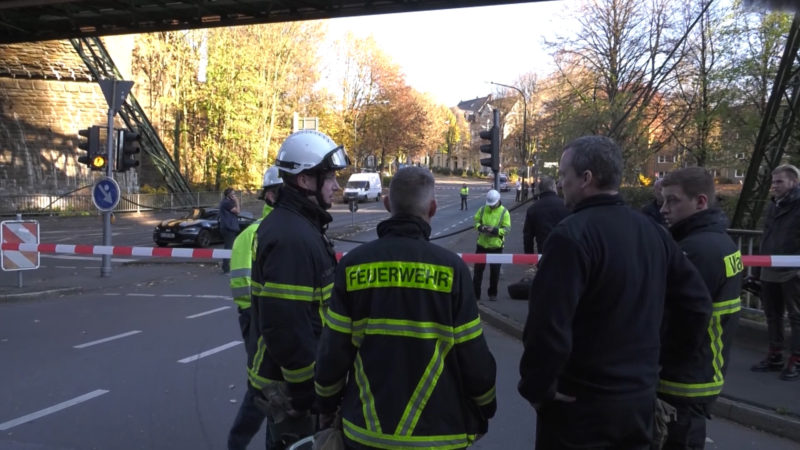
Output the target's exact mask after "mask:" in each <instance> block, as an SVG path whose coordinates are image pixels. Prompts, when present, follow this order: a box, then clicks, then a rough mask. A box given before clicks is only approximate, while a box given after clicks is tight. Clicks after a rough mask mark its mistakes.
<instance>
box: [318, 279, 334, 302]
mask: <svg viewBox="0 0 800 450" xmlns="http://www.w3.org/2000/svg"><path fill="white" fill-rule="evenodd" d="M332 292H333V283H330V284H328V285H327V286H323V287H321V288H315V289H314V298H315V299H316V300H317V301H320V302H324V301H325V300H328V299H329V298H331V293H332Z"/></svg>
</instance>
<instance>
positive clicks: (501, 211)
mask: <svg viewBox="0 0 800 450" xmlns="http://www.w3.org/2000/svg"><path fill="white" fill-rule="evenodd" d="M474 220H475V229H476V230H478V245H477V248H476V249H475V253H503V243H504V242H505V238H506V234H508V232H509V231H510V230H511V214H509V212H508V210H507V209H506V208H505V207H504V206H503V202H501V201H500V193H499V192H497V191H495V190H494V189H491V190H490V191H489V192H487V193H486V204H485V205H483V206H481V207H480V208H478V212H476V213H475V217H474ZM485 268H486V264H484V263H475V267H474V269H473V274H472V285H473V287H474V290H475V298H476V299H478V300H480V299H481V284H482V282H483V271H484V269H485ZM499 280H500V264H489V292H488V294H489V301H491V302H494V301H497V283H498V281H499Z"/></svg>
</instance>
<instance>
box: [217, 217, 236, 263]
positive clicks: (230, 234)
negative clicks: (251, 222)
mask: <svg viewBox="0 0 800 450" xmlns="http://www.w3.org/2000/svg"><path fill="white" fill-rule="evenodd" d="M219 233H220V234H221V235H222V242H223V243H224V244H223V245H224V246H225V249H226V250H230V249H232V248H233V241H235V240H236V235H237V234H239V232H238V231H236V230H231V229H228V228H223V227H220V229H219ZM222 271H223V272H225V273H228V272H230V271H231V260H230V258H225V259H223V260H222Z"/></svg>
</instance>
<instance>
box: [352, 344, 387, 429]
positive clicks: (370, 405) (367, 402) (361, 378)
mask: <svg viewBox="0 0 800 450" xmlns="http://www.w3.org/2000/svg"><path fill="white" fill-rule="evenodd" d="M353 366H354V369H355V379H356V385H358V397H359V399H361V409H362V410H363V412H364V423H365V424H367V427H368V428H369V430H370V431H374V432H376V433H381V432H382V431H381V422H380V420H378V412H377V411H376V409H375V397H374V396H373V395H372V390H371V389H370V387H369V379H368V378H367V374H366V373H365V372H364V363H363V361H361V355H360V354H358V353H356V359H355V361H354V362H353Z"/></svg>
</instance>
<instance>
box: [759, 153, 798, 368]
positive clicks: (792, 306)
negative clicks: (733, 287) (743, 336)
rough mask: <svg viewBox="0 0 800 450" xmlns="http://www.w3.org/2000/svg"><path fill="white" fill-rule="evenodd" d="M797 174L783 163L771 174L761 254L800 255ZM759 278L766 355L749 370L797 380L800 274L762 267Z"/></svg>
mask: <svg viewBox="0 0 800 450" xmlns="http://www.w3.org/2000/svg"><path fill="white" fill-rule="evenodd" d="M799 178H800V171H799V170H798V169H797V167H795V166H793V165H791V164H784V165H781V166H778V167H776V168H775V170H773V171H772V183H771V185H770V192H771V193H772V202H770V205H769V207H768V208H767V215H766V218H765V220H764V234H763V235H762V236H761V250H760V253H761V254H763V255H799V254H800V186H799V185H798V182H799V181H800V180H798V179H799ZM754 275H755V276H756V278H759V277H760V279H761V286H762V287H761V302H762V304H763V306H764V315H765V316H766V317H767V335H768V336H769V352H768V353H767V357H766V358H765V359H764V360H762V361H761V362H759V363H757V364H755V365H754V366H753V367H752V368H751V369H752V370H754V371H756V372H768V371H781V374H780V378H781V379H782V380H785V381H794V380H800V271H798V270H797V268H796V267H784V268H777V267H764V268H762V269H761V271H760V272H759V271H758V270H756V271H754ZM784 312H785V313H786V315H787V316H789V326H790V328H791V331H792V336H791V339H790V340H789V358H788V359H787V360H786V361H785V364H784V357H783V352H784V346H785V343H784V335H783V315H784Z"/></svg>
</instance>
